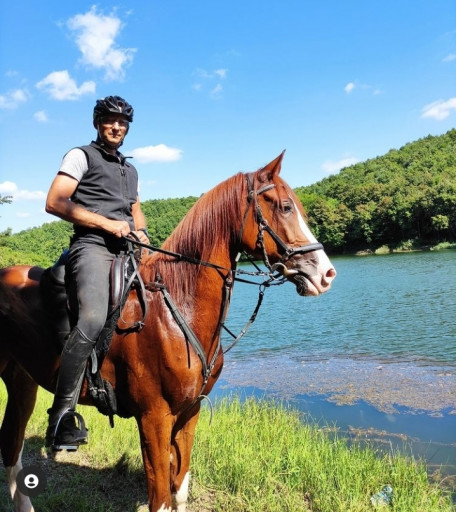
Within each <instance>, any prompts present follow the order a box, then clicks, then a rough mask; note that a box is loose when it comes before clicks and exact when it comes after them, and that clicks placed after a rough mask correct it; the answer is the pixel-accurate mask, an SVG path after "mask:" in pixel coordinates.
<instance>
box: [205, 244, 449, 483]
mask: <svg viewBox="0 0 456 512" xmlns="http://www.w3.org/2000/svg"><path fill="white" fill-rule="evenodd" d="M331 259H332V262H333V264H334V266H335V267H336V270H337V272H338V276H337V278H336V279H335V281H334V282H333V288H332V289H331V290H330V291H329V292H328V293H327V294H325V295H322V296H320V297H316V298H315V297H300V296H298V295H297V293H296V291H295V288H294V287H293V285H291V284H290V283H286V284H284V285H283V286H276V287H270V288H268V289H266V293H265V298H264V301H263V305H262V307H261V309H260V312H259V314H258V316H257V319H256V321H255V323H254V324H253V325H252V327H251V328H250V330H249V331H248V333H247V334H246V336H245V337H244V338H242V339H241V341H240V342H239V343H238V344H237V345H236V346H235V347H234V348H233V349H232V350H231V351H230V352H229V353H228V354H227V356H226V363H225V368H224V370H223V373H222V376H221V378H220V380H219V382H218V383H217V385H216V387H215V389H214V392H213V395H215V396H216V397H220V396H223V395H226V394H229V393H233V391H236V392H241V393H242V394H244V395H250V394H254V395H255V396H264V397H267V398H274V399H276V398H278V399H281V400H286V401H287V402H288V403H290V404H291V405H292V406H293V407H297V408H298V409H299V410H301V411H303V413H305V414H306V417H307V418H312V420H313V421H317V422H322V423H328V424H331V425H332V424H334V423H336V424H337V426H338V427H339V428H340V431H341V432H344V433H346V435H348V436H350V437H356V436H358V437H361V438H369V439H372V440H376V441H377V442H379V443H383V444H384V445H386V446H388V447H401V448H402V449H404V447H405V449H407V450H411V451H412V452H413V454H414V455H417V456H422V457H425V458H426V460H427V461H428V463H429V465H430V467H433V466H434V465H443V470H444V472H446V473H447V474H448V473H451V474H456V323H455V320H454V318H455V313H456V272H455V268H456V251H439V252H417V253H406V254H393V255H384V256H365V257H357V256H350V257H333V258H331ZM257 296H258V288H257V287H256V286H250V285H245V284H242V283H236V285H235V288H234V294H233V300H232V305H231V308H230V313H229V315H228V321H227V325H228V326H229V328H230V329H231V330H232V331H234V332H236V333H237V332H238V331H239V330H240V329H241V328H242V327H243V326H244V324H245V323H246V321H247V320H248V318H249V316H250V314H251V312H252V311H253V309H254V307H255V305H256V300H257ZM224 340H225V342H224V345H225V346H228V345H229V343H230V342H231V339H230V338H229V336H227V335H224Z"/></svg>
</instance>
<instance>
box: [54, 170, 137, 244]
mask: <svg viewBox="0 0 456 512" xmlns="http://www.w3.org/2000/svg"><path fill="white" fill-rule="evenodd" d="M77 186H78V181H77V180H76V179H75V178H72V177H71V176H69V175H68V174H64V173H59V174H57V176H56V177H55V179H54V181H53V182H52V185H51V188H50V189H49V192H48V195H47V199H46V212H47V213H51V214H52V215H56V216H57V217H60V218H61V219H64V220H66V221H68V222H71V223H73V224H78V225H79V226H84V227H86V228H92V229H101V230H103V231H106V232H107V233H111V234H112V235H114V236H116V237H118V238H120V237H122V236H126V235H128V234H129V233H130V226H129V225H128V222H126V221H123V220H122V221H119V220H111V219H107V218H106V217H104V216H103V215H99V214H98V213H94V212H90V211H88V210H86V209H85V208H83V207H82V206H80V205H78V204H75V203H73V202H72V201H71V200H70V198H71V196H72V195H73V193H74V191H75V190H76V187H77ZM141 213H142V212H141ZM135 222H136V221H135ZM144 225H145V221H144Z"/></svg>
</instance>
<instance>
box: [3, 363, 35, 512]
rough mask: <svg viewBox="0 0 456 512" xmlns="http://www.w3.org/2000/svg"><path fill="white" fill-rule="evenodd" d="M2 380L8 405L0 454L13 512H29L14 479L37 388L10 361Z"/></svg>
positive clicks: (29, 507)
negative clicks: (12, 503)
mask: <svg viewBox="0 0 456 512" xmlns="http://www.w3.org/2000/svg"><path fill="white" fill-rule="evenodd" d="M2 379H3V381H4V382H5V385H6V389H7V392H8V402H7V406H6V410H5V416H4V418H3V423H2V427H1V429H0V452H1V454H2V459H3V463H4V465H5V468H6V474H7V477H8V483H9V488H10V493H11V497H12V499H13V502H14V510H15V512H33V511H34V509H33V506H32V504H31V502H30V498H29V497H28V496H24V495H23V494H22V493H21V492H19V489H18V488H17V484H16V477H17V474H18V473H19V471H20V470H21V469H22V449H23V446H24V435H25V428H26V426H27V422H28V420H29V418H30V416H31V414H32V412H33V408H34V407H35V400H36V392H37V389H38V386H37V384H36V383H35V382H34V381H33V380H32V379H31V378H30V377H29V376H28V374H27V373H25V372H24V370H22V368H21V367H19V366H18V365H17V364H15V363H13V362H11V363H10V364H9V365H8V367H7V368H6V369H5V371H4V372H3V373H2Z"/></svg>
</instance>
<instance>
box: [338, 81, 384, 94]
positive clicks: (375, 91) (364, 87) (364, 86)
mask: <svg viewBox="0 0 456 512" xmlns="http://www.w3.org/2000/svg"><path fill="white" fill-rule="evenodd" d="M355 89H356V90H357V91H359V90H361V91H367V92H372V94H373V95H374V96H377V95H378V94H381V93H382V90H381V89H380V88H379V87H376V86H374V85H369V84H362V83H359V82H358V81H357V80H355V81H354V82H348V84H347V85H346V86H345V87H344V91H345V92H346V93H347V94H350V93H352V92H353V91H354V90H355Z"/></svg>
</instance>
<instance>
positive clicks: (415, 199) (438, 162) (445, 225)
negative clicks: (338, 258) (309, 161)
mask: <svg viewBox="0 0 456 512" xmlns="http://www.w3.org/2000/svg"><path fill="white" fill-rule="evenodd" d="M296 192H297V194H298V196H299V198H300V199H301V201H302V203H303V204H304V205H305V207H306V208H307V211H308V213H309V219H310V224H311V225H312V227H313V229H314V231H315V234H316V235H317V238H318V239H319V240H320V241H321V242H322V243H324V244H325V246H326V248H327V249H328V250H330V251H331V252H353V251H355V250H357V249H373V250H374V249H377V248H378V247H380V246H383V245H388V246H389V247H390V248H394V247H396V246H399V245H404V244H407V243H408V244H409V245H414V244H415V245H425V244H435V243H439V242H443V241H455V240H456V130H450V131H449V132H447V133H446V134H444V135H441V136H438V137H433V136H429V137H426V138H424V139H420V140H418V141H416V142H412V143H409V144H406V145H405V146H404V147H402V148H400V149H398V150H396V149H393V150H391V151H389V152H388V153H387V154H386V155H384V156H381V157H378V158H374V159H372V160H367V161H366V162H363V163H359V164H356V165H353V166H350V167H347V168H345V169H343V170H341V171H340V173H339V174H337V175H334V176H330V177H328V178H325V179H324V180H322V181H320V182H318V183H315V184H314V185H311V186H309V187H301V188H298V189H297V190H296Z"/></svg>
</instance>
